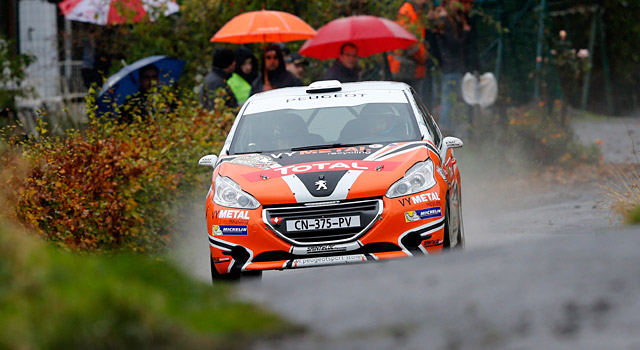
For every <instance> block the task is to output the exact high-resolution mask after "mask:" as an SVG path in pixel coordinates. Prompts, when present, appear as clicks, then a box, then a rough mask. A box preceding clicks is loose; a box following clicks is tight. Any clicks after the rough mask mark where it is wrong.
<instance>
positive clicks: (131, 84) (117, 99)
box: [98, 56, 185, 114]
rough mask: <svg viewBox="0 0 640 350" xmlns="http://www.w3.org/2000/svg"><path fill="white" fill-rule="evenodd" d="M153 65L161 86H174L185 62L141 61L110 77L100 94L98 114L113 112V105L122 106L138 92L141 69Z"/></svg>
mask: <svg viewBox="0 0 640 350" xmlns="http://www.w3.org/2000/svg"><path fill="white" fill-rule="evenodd" d="M149 64H153V65H154V66H156V67H157V68H158V70H159V78H160V85H162V84H173V83H174V82H175V81H176V80H178V78H179V77H180V74H181V73H182V69H183V68H184V64H185V61H182V60H178V59H175V58H171V57H167V56H150V57H146V58H143V59H140V60H138V61H136V62H134V63H132V64H130V65H128V66H126V67H124V68H122V69H121V70H120V71H119V72H118V73H116V74H114V75H112V76H111V77H109V79H108V80H107V81H106V82H105V83H104V85H103V86H102V89H101V90H100V93H99V94H98V113H99V114H102V113H106V112H108V111H112V108H113V107H112V106H113V103H115V104H116V105H118V106H119V105H121V104H122V103H124V101H125V100H126V99H127V97H128V96H130V95H133V94H135V93H136V92H138V90H139V88H138V86H139V85H138V80H139V77H140V75H139V72H140V68H142V67H144V66H147V65H149Z"/></svg>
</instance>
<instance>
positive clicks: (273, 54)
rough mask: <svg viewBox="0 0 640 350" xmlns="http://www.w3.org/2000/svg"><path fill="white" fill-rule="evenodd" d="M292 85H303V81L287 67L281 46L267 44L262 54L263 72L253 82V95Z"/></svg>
mask: <svg viewBox="0 0 640 350" xmlns="http://www.w3.org/2000/svg"><path fill="white" fill-rule="evenodd" d="M291 86H302V82H301V81H300V79H298V78H296V76H295V75H293V74H291V73H290V72H289V71H287V69H286V68H285V63H284V56H283V55H282V50H281V49H280V47H279V46H278V45H269V46H267V47H266V48H265V49H264V53H263V55H262V73H261V74H260V75H258V77H257V78H256V79H255V80H254V81H253V83H252V84H251V95H253V94H256V93H258V92H263V91H269V90H273V89H278V88H283V87H291Z"/></svg>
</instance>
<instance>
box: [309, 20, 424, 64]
mask: <svg viewBox="0 0 640 350" xmlns="http://www.w3.org/2000/svg"><path fill="white" fill-rule="evenodd" d="M417 41H418V39H416V37H415V36H414V35H413V34H411V33H409V32H408V31H407V30H406V29H404V28H403V27H402V26H401V25H399V24H398V23H396V22H394V21H391V20H389V19H386V18H381V17H374V16H351V17H344V18H338V19H335V20H333V21H331V22H329V23H327V24H325V25H324V26H322V27H321V28H320V29H318V34H317V35H316V36H315V37H314V38H313V39H310V40H307V42H306V43H304V45H302V48H301V49H300V54H301V55H305V56H308V57H314V58H318V59H321V60H326V59H330V58H336V57H338V56H340V47H341V46H342V45H343V44H344V43H347V42H351V43H353V44H355V45H356V46H357V47H358V56H360V57H366V56H371V55H374V54H377V53H382V52H386V51H392V50H398V49H406V48H408V47H409V46H411V44H413V43H415V42H417Z"/></svg>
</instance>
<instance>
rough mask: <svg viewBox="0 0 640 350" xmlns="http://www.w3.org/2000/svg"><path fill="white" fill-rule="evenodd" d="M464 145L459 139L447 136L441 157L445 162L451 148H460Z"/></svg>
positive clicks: (443, 142)
mask: <svg viewBox="0 0 640 350" xmlns="http://www.w3.org/2000/svg"><path fill="white" fill-rule="evenodd" d="M463 145H464V143H463V142H462V140H460V139H459V138H457V137H452V136H447V137H445V138H444V139H443V140H442V150H441V151H440V157H441V158H442V159H443V160H444V159H445V158H446V157H447V151H448V150H449V149H450V148H460V147H462V146H463Z"/></svg>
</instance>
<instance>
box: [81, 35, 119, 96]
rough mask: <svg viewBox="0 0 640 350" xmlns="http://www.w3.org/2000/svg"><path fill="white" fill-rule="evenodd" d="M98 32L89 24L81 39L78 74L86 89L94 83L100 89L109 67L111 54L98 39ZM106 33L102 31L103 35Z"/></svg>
mask: <svg viewBox="0 0 640 350" xmlns="http://www.w3.org/2000/svg"><path fill="white" fill-rule="evenodd" d="M100 34H101V33H100V32H98V30H97V29H96V26H95V25H89V26H88V30H87V35H86V37H85V38H84V39H83V41H82V65H81V66H80V74H81V76H82V81H83V83H84V86H85V87H86V88H87V89H88V88H90V87H91V85H94V84H95V85H97V89H98V90H100V87H101V86H102V84H103V83H104V81H105V78H106V75H107V74H109V69H110V67H111V55H110V54H109V53H108V52H107V50H108V49H107V48H106V47H105V43H104V42H103V41H102V40H100V39H99V36H100ZM108 34H109V32H108V31H106V32H105V33H102V35H103V36H105V35H108Z"/></svg>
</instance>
